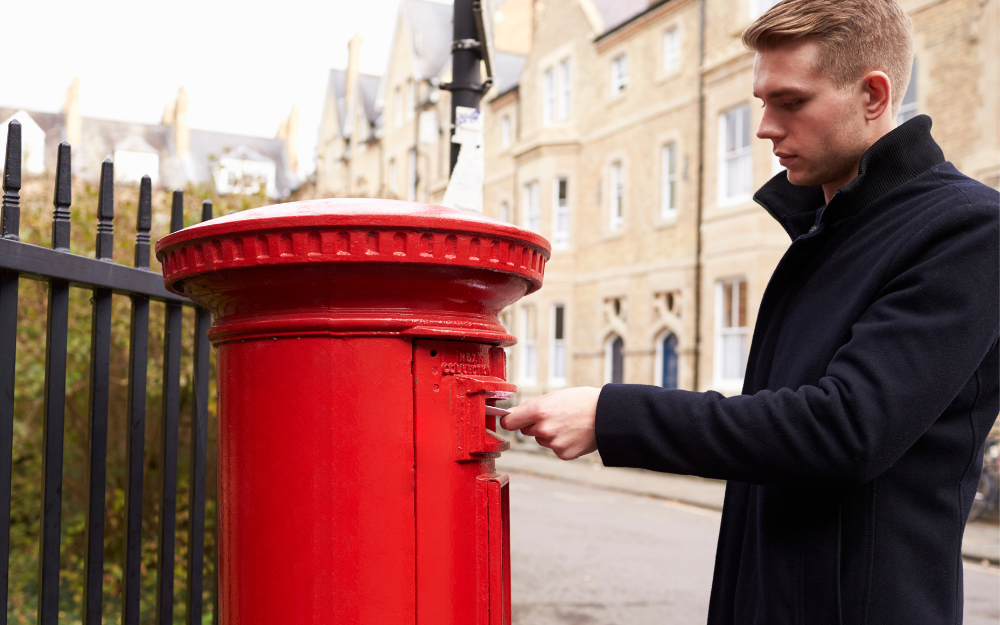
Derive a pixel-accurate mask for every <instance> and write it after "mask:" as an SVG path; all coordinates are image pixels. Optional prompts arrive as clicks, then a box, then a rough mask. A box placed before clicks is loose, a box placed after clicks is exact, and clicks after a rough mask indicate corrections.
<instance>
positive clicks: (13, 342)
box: [0, 120, 21, 624]
mask: <svg viewBox="0 0 1000 625" xmlns="http://www.w3.org/2000/svg"><path fill="white" fill-rule="evenodd" d="M4 163H5V166H4V171H3V205H2V207H0V210H2V211H3V214H2V216H0V222H2V224H3V225H2V236H3V238H6V239H13V240H15V241H16V240H18V227H19V222H20V209H19V206H20V195H19V191H20V189H21V124H20V123H18V121H17V120H12V121H11V122H10V124H9V125H8V126H7V146H6V152H5V160H4ZM17 280H18V275H17V273H15V272H13V271H0V354H2V355H3V356H2V357H0V523H2V526H0V571H3V576H2V578H0V582H2V585H3V587H2V588H0V601H2V603H0V605H3V606H6V605H7V591H8V577H9V571H8V564H7V563H8V556H9V554H10V478H11V461H12V457H11V456H12V453H13V450H14V356H15V354H16V352H17V296H18V284H17ZM3 612H4V614H3V617H2V620H0V622H2V623H4V624H6V622H7V610H6V609H5V610H4V611H3Z"/></svg>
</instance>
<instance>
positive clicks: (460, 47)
mask: <svg viewBox="0 0 1000 625" xmlns="http://www.w3.org/2000/svg"><path fill="white" fill-rule="evenodd" d="M472 4H473V0H455V8H454V15H453V18H452V21H453V22H454V30H453V31H452V32H453V39H454V40H453V41H452V44H451V84H450V85H447V89H448V90H449V91H451V127H452V130H454V128H455V108H456V107H459V106H467V107H469V108H474V109H477V108H479V101H480V100H481V99H482V97H483V85H482V82H481V80H480V79H481V75H480V73H479V62H480V60H481V58H482V52H481V50H482V47H481V42H479V35H478V33H477V31H476V17H475V14H474V13H473V11H472ZM461 147H462V146H460V145H459V144H457V143H452V144H451V168H450V169H449V170H448V172H449V177H450V176H451V172H453V171H454V170H455V163H457V162H458V150H459V149H460V148H461Z"/></svg>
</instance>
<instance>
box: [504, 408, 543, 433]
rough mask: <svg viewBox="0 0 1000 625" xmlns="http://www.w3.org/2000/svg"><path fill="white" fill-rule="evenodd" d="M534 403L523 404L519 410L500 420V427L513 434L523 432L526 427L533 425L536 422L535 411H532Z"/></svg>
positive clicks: (516, 409)
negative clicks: (513, 432) (518, 431)
mask: <svg viewBox="0 0 1000 625" xmlns="http://www.w3.org/2000/svg"><path fill="white" fill-rule="evenodd" d="M531 404H532V402H526V403H524V404H521V405H520V406H518V407H517V408H514V410H513V411H512V412H511V413H510V414H509V415H507V416H506V417H503V418H501V419H500V427H502V428H503V429H505V430H507V431H509V432H512V431H514V430H523V429H524V428H525V427H527V426H529V425H531V424H533V423H534V422H535V420H536V415H535V412H534V410H532V409H531Z"/></svg>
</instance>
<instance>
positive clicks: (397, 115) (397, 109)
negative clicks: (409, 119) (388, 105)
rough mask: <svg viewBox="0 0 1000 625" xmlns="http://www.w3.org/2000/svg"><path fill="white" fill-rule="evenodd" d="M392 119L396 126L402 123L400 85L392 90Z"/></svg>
mask: <svg viewBox="0 0 1000 625" xmlns="http://www.w3.org/2000/svg"><path fill="white" fill-rule="evenodd" d="M392 121H393V124H394V125H395V127H396V128H399V127H400V126H402V125H403V90H402V89H401V88H400V87H396V89H395V91H393V96H392Z"/></svg>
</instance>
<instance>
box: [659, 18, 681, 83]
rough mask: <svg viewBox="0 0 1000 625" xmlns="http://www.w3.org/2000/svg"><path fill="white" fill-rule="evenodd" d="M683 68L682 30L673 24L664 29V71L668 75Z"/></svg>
mask: <svg viewBox="0 0 1000 625" xmlns="http://www.w3.org/2000/svg"><path fill="white" fill-rule="evenodd" d="M680 69H681V31H680V29H679V28H678V27H677V26H671V27H670V28H668V29H666V30H665V31H663V73H664V74H665V75H667V76H670V75H672V74H675V73H677V72H678V71H680Z"/></svg>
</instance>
